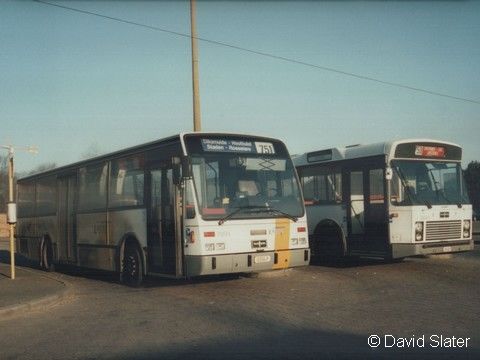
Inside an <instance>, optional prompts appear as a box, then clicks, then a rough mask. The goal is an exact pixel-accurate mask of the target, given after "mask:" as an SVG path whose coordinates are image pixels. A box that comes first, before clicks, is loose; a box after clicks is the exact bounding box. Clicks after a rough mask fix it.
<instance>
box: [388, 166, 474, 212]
mask: <svg viewBox="0 0 480 360" xmlns="http://www.w3.org/2000/svg"><path fill="white" fill-rule="evenodd" d="M392 168H393V179H392V181H391V195H390V199H391V202H392V204H394V205H427V206H428V205H448V204H465V203H469V200H468V196H467V193H466V188H465V183H464V180H463V174H462V168H461V166H460V164H459V163H456V162H442V161H431V162H428V161H408V160H395V161H392Z"/></svg>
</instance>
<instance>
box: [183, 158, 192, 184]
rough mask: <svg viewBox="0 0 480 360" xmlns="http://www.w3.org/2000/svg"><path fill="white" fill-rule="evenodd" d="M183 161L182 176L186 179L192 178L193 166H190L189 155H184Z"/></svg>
mask: <svg viewBox="0 0 480 360" xmlns="http://www.w3.org/2000/svg"><path fill="white" fill-rule="evenodd" d="M181 162H182V176H183V177H184V178H186V179H191V178H192V167H191V166H190V161H189V159H188V157H186V156H182V158H181Z"/></svg>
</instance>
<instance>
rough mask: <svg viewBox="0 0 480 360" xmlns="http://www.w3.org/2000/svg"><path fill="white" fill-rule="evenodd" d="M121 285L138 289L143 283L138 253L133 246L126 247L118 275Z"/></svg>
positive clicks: (136, 248)
mask: <svg viewBox="0 0 480 360" xmlns="http://www.w3.org/2000/svg"><path fill="white" fill-rule="evenodd" d="M120 280H121V282H122V283H124V284H125V285H128V286H132V287H138V286H140V284H141V283H142V281H143V267H142V259H141V257H140V251H139V250H138V247H137V246H135V245H126V247H125V252H124V254H123V260H122V270H121V274H120Z"/></svg>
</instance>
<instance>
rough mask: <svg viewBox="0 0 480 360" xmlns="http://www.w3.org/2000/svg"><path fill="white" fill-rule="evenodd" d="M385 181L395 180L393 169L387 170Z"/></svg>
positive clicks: (388, 168)
mask: <svg viewBox="0 0 480 360" xmlns="http://www.w3.org/2000/svg"><path fill="white" fill-rule="evenodd" d="M385 179H386V180H387V181H390V180H392V179H393V170H392V168H391V167H387V168H386V169H385Z"/></svg>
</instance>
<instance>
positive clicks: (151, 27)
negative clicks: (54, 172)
mask: <svg viewBox="0 0 480 360" xmlns="http://www.w3.org/2000/svg"><path fill="white" fill-rule="evenodd" d="M32 1H34V2H36V3H39V4H43V5H49V6H54V7H58V8H61V9H65V10H69V11H74V12H77V13H81V14H84V15H92V16H96V17H99V18H103V19H108V20H112V21H117V22H120V23H124V24H128V25H134V26H139V27H142V28H145V29H149V30H154V31H160V32H163V33H167V34H170V35H175V36H180V37H184V38H188V39H191V37H192V36H191V35H189V34H185V33H181V32H178V31H172V30H168V29H164V28H161V27H157V26H152V25H146V24H142V23H139V22H135V21H130V20H125V19H121V18H117V17H113V16H108V15H103V14H99V13H95V12H92V11H87V10H82V9H77V8H72V7H70V6H65V5H60V4H53V3H50V2H47V1H42V0H32ZM195 38H196V39H197V40H199V41H203V42H205V43H209V44H214V45H218V46H223V47H228V48H231V49H236V50H240V51H244V52H248V53H251V54H255V55H260V56H264V57H268V58H271V59H276V60H281V61H285V62H289V63H293V64H297V65H303V66H308V67H311V68H315V69H320V70H324V71H328V72H333V73H336V74H340V75H345V76H349V77H353V78H356V79H361V80H367V81H372V82H376V83H379V84H383V85H389V86H393V87H397V88H401V89H407V90H412V91H417V92H422V93H425V94H430V95H435V96H441V97H445V98H449V99H454V100H459V101H465V102H469V103H474V104H480V100H474V99H468V98H463V97H459V96H453V95H449V94H443V93H439V92H436V91H432V90H428V89H422V88H419V87H416V86H410V85H404V84H400V83H396V82H392V81H386V80H381V79H377V78H374V77H371V76H366V75H361V74H356V73H352V72H348V71H343V70H338V69H335V68H331V67H327V66H322V65H317V64H312V63H309V62H305V61H301V60H296V59H292V58H288V57H284V56H279V55H274V54H270V53H267V52H264V51H259V50H252V49H248V48H244V47H241V46H237V45H232V44H228V43H225V42H221V41H216V40H210V39H206V38H202V37H198V36H197V37H195Z"/></svg>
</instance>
